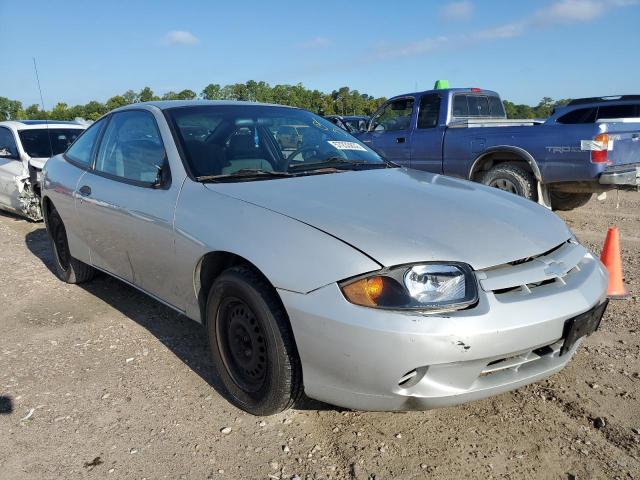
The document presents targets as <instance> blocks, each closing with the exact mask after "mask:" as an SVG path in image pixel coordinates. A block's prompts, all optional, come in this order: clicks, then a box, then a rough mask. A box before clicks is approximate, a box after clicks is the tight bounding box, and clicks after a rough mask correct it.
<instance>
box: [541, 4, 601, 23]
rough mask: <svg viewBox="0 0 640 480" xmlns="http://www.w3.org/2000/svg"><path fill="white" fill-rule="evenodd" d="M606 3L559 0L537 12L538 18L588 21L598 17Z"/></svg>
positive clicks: (555, 20) (568, 21) (556, 20)
mask: <svg viewBox="0 0 640 480" xmlns="http://www.w3.org/2000/svg"><path fill="white" fill-rule="evenodd" d="M606 3H608V2H603V1H596V0H560V1H559V2H556V3H553V4H551V5H550V6H549V7H548V8H546V9H543V10H540V11H539V12H538V18H539V20H546V21H548V22H553V23H572V22H588V21H591V20H593V19H595V18H598V17H599V16H600V14H602V12H603V11H604V10H605V7H606Z"/></svg>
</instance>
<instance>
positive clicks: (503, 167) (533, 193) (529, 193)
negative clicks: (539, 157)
mask: <svg viewBox="0 0 640 480" xmlns="http://www.w3.org/2000/svg"><path fill="white" fill-rule="evenodd" d="M482 183H484V184H485V185H488V186H489V187H495V188H498V189H500V190H504V191H506V192H510V193H514V194H516V195H519V196H521V197H524V198H527V199H529V200H533V201H534V202H535V201H537V200H538V192H537V190H536V179H535V177H534V176H533V174H532V173H531V172H529V171H528V170H526V169H525V168H523V167H521V166H519V165H514V164H510V163H500V164H498V165H496V166H495V167H493V168H491V169H490V170H488V171H487V172H486V173H485V174H484V175H483V177H482Z"/></svg>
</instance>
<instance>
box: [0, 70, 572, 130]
mask: <svg viewBox="0 0 640 480" xmlns="http://www.w3.org/2000/svg"><path fill="white" fill-rule="evenodd" d="M195 99H203V100H246V101H255V102H265V103H277V104H281V105H290V106H295V107H300V108H304V109H306V110H309V111H312V112H314V113H318V114H320V115H371V114H372V113H373V112H374V111H375V110H376V109H377V108H378V107H379V106H380V105H382V103H384V101H385V100H386V98H385V97H379V98H375V97H372V96H371V95H367V94H366V93H360V92H359V91H358V90H351V89H350V88H349V87H341V88H339V89H337V90H333V91H332V92H331V93H324V92H321V91H319V90H310V89H308V88H305V87H304V86H303V85H302V84H301V83H298V84H296V85H274V86H271V85H269V84H268V83H266V82H262V81H260V82H256V81H254V80H249V81H248V82H246V83H234V84H231V85H225V86H220V85H219V84H217V83H211V84H209V85H207V86H206V87H204V88H203V89H202V91H201V92H200V93H196V92H194V91H193V90H189V89H185V90H182V91H179V92H173V91H171V92H167V93H165V94H164V95H162V96H158V95H156V94H155V93H154V92H153V90H152V89H151V88H149V87H144V88H143V89H142V90H140V91H138V92H136V91H134V90H127V91H126V92H124V93H122V94H120V95H115V96H113V97H111V98H109V99H108V100H107V101H106V102H104V103H103V102H98V101H96V100H92V101H90V102H88V103H86V104H84V105H73V106H71V105H68V104H66V103H64V102H58V103H56V104H55V105H54V106H53V107H52V108H51V109H50V110H42V109H41V106H40V105H38V104H33V105H29V106H26V107H25V106H23V105H22V103H21V102H20V101H18V100H11V99H8V98H6V97H1V96H0V121H1V120H35V119H38V120H40V119H50V120H75V119H85V120H96V119H98V118H99V117H101V116H102V115H104V114H105V113H107V112H109V111H110V110H113V109H114V108H118V107H122V106H124V105H129V104H131V103H137V102H149V101H153V100H195ZM568 101H569V100H568V99H565V100H558V101H554V100H553V99H551V98H549V97H545V98H543V99H542V100H541V101H540V103H538V105H536V106H534V107H531V106H529V105H523V104H519V105H517V104H515V103H512V102H509V101H508V100H505V101H504V106H505V110H506V112H507V116H508V117H509V118H546V117H548V116H549V115H550V114H551V111H552V110H553V108H554V107H555V106H557V105H564V104H566V103H567V102H568Z"/></svg>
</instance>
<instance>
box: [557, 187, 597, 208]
mask: <svg viewBox="0 0 640 480" xmlns="http://www.w3.org/2000/svg"><path fill="white" fill-rule="evenodd" d="M592 195H593V193H569V192H558V191H555V190H551V192H550V196H551V208H552V209H553V210H561V211H567V210H573V209H574V208H578V207H582V206H583V205H586V204H587V203H588V202H589V200H591V196H592Z"/></svg>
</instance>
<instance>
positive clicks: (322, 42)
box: [298, 37, 331, 48]
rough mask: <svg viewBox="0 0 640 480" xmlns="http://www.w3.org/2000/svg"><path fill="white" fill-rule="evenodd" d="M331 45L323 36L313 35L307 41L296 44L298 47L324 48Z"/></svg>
mask: <svg viewBox="0 0 640 480" xmlns="http://www.w3.org/2000/svg"><path fill="white" fill-rule="evenodd" d="M329 45H331V40H329V39H328V38H325V37H315V38H313V39H311V40H309V41H308V42H303V43H299V44H298V48H325V47H328V46H329Z"/></svg>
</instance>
